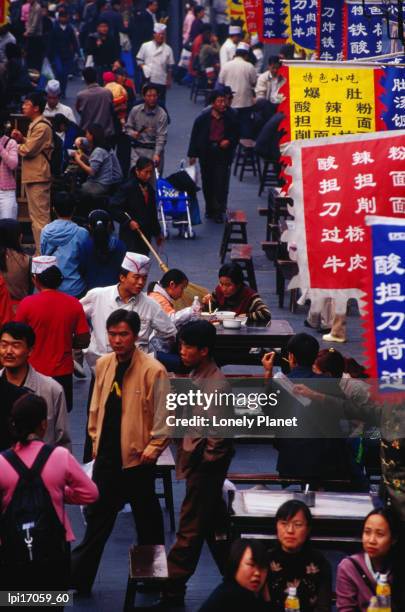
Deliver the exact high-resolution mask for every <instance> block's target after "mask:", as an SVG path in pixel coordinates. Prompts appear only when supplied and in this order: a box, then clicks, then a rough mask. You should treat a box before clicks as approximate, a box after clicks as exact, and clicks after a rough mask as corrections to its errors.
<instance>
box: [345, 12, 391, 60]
mask: <svg viewBox="0 0 405 612" xmlns="http://www.w3.org/2000/svg"><path fill="white" fill-rule="evenodd" d="M344 11H345V22H347V26H344V28H343V32H344V34H345V44H344V48H345V58H346V59H349V60H350V59H367V58H368V57H373V56H374V55H379V54H381V53H382V46H383V37H384V27H386V25H385V21H384V20H383V10H382V8H381V6H379V5H378V4H375V5H369V4H367V5H366V10H365V11H364V8H363V6H362V4H361V3H359V4H345V7H344Z"/></svg>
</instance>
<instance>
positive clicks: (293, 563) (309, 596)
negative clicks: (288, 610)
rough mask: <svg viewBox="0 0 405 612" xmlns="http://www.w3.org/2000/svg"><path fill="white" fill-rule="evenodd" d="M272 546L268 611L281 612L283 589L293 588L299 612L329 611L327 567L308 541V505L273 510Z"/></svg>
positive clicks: (297, 503)
mask: <svg viewBox="0 0 405 612" xmlns="http://www.w3.org/2000/svg"><path fill="white" fill-rule="evenodd" d="M275 522H276V530H277V544H276V547H275V548H274V549H273V550H271V551H270V553H269V562H270V570H269V574H268V580H267V584H268V589H269V595H270V604H269V608H268V609H269V610H271V612H284V609H285V600H286V597H287V589H288V587H289V586H295V587H296V588H297V597H298V599H299V602H300V610H301V612H329V611H330V610H331V606H332V604H331V599H332V578H331V568H330V565H329V563H328V561H327V560H326V559H325V558H324V557H323V555H322V554H321V553H320V552H318V551H317V550H315V549H314V548H313V547H312V544H311V541H310V533H311V524H312V515H311V511H310V510H309V508H308V506H307V505H306V504H304V503H303V502H301V501H298V500H289V501H287V502H285V503H284V504H282V505H281V506H280V508H279V509H278V510H277V514H276V517H275Z"/></svg>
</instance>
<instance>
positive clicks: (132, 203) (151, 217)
mask: <svg viewBox="0 0 405 612" xmlns="http://www.w3.org/2000/svg"><path fill="white" fill-rule="evenodd" d="M153 170H154V168H153V161H152V160H151V159H148V158H147V157H140V158H139V159H138V161H137V162H136V164H135V166H134V167H133V168H132V170H131V175H132V176H131V178H130V179H129V180H128V181H126V182H125V183H124V184H123V185H121V186H120V188H119V189H118V191H117V193H116V194H115V195H114V196H113V197H112V199H111V201H110V212H111V215H112V217H113V219H114V220H115V221H118V222H119V224H120V238H121V240H123V241H124V242H125V244H126V246H127V249H128V251H132V252H134V253H142V254H143V255H149V249H148V247H147V246H146V244H145V242H144V241H143V240H142V238H141V236H140V235H139V233H138V229H140V230H141V231H142V233H143V234H145V236H146V238H147V239H148V240H149V241H151V240H152V236H154V237H155V239H156V243H157V245H158V246H159V245H160V244H161V243H162V242H163V236H162V232H161V229H160V224H159V221H158V217H157V208H156V198H155V190H154V189H153V187H151V185H150V182H149V181H150V179H151V177H152V175H153Z"/></svg>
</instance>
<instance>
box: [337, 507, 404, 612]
mask: <svg viewBox="0 0 405 612" xmlns="http://www.w3.org/2000/svg"><path fill="white" fill-rule="evenodd" d="M398 537H399V524H398V520H397V519H396V517H395V515H394V514H393V513H392V512H391V510H389V509H384V508H380V509H378V510H372V511H371V512H370V513H369V514H368V516H366V518H365V521H364V526H363V534H362V543H363V552H361V553H358V554H356V555H352V556H351V557H347V558H346V559H343V561H341V562H340V563H339V566H338V569H337V577H336V594H337V602H336V603H337V609H338V610H339V612H366V611H367V608H368V605H369V603H370V599H371V597H373V596H374V595H375V594H376V586H377V577H378V574H379V573H381V574H387V575H388V582H389V583H390V584H391V589H392V607H391V609H392V612H403V610H405V608H404V607H403V605H404V601H403V597H404V594H403V584H404V582H403V580H404V568H401V566H400V559H399V546H400V545H399V542H398ZM400 574H401V575H400ZM401 601H402V603H400V602H401Z"/></svg>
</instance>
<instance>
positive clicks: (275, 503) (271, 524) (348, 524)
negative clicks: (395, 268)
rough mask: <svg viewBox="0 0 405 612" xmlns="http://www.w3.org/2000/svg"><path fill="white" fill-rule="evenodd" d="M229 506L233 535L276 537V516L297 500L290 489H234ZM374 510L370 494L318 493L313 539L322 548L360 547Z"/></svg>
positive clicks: (314, 510) (350, 548)
mask: <svg viewBox="0 0 405 612" xmlns="http://www.w3.org/2000/svg"><path fill="white" fill-rule="evenodd" d="M231 493H232V494H231V499H230V505H229V511H230V521H231V534H232V537H233V538H237V537H240V536H241V535H242V534H243V535H246V537H249V535H254V537H260V538H261V539H265V540H274V539H275V533H276V525H275V520H274V517H275V515H276V512H277V509H278V508H279V507H280V506H281V504H282V503H284V502H285V501H287V500H289V499H293V493H292V492H287V491H257V490H249V489H247V490H244V491H242V490H239V491H235V492H231ZM372 509H373V506H372V503H371V500H370V496H369V495H368V494H367V493H333V492H330V493H329V492H328V493H326V492H316V502H315V506H314V507H313V508H311V513H312V516H313V517H314V520H313V526H312V540H313V541H314V543H315V545H316V546H318V547H321V548H329V549H337V550H344V551H353V550H354V551H356V550H359V547H360V543H361V528H362V524H363V520H364V518H365V517H366V516H367V514H368V513H369V512H370V511H371V510H372Z"/></svg>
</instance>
